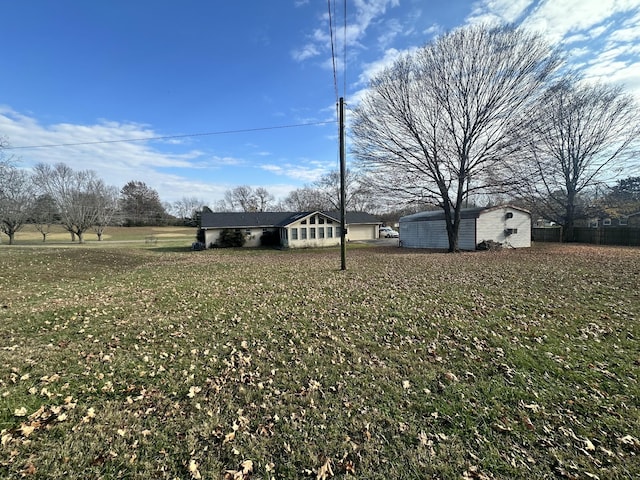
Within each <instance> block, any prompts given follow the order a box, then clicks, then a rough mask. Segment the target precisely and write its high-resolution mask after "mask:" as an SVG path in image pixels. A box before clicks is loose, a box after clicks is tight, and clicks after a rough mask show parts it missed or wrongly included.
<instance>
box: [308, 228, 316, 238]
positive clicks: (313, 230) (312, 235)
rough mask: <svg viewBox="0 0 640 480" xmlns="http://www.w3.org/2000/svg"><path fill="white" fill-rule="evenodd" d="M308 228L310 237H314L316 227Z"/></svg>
mask: <svg viewBox="0 0 640 480" xmlns="http://www.w3.org/2000/svg"><path fill="white" fill-rule="evenodd" d="M309 230H311V232H310V236H311V238H316V229H315V228H310V229H309Z"/></svg>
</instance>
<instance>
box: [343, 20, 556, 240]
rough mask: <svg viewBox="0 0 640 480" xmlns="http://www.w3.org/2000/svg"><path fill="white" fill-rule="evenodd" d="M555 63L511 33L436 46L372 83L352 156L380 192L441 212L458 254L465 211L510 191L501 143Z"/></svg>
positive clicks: (447, 38) (482, 32)
mask: <svg viewBox="0 0 640 480" xmlns="http://www.w3.org/2000/svg"><path fill="white" fill-rule="evenodd" d="M560 63H561V61H560V58H559V56H558V55H557V54H556V53H555V52H554V50H553V49H552V48H551V47H549V46H548V45H547V44H546V43H545V42H544V41H543V40H542V38H541V37H540V36H538V35H535V34H531V33H526V32H524V31H521V30H516V29H513V28H510V27H499V28H489V27H485V26H475V27H468V28H463V29H460V30H456V31H454V32H452V33H449V34H446V35H443V36H441V37H438V38H437V39H435V40H434V41H432V42H431V43H428V44H426V45H425V46H424V47H422V48H420V49H418V50H417V51H415V52H413V53H408V54H406V55H404V56H403V57H401V58H400V59H398V60H397V61H396V62H395V63H394V64H393V65H392V66H391V67H389V68H387V69H386V70H385V71H383V72H382V73H381V74H379V75H378V76H377V77H375V78H374V79H373V80H372V81H371V84H370V88H369V90H368V91H367V93H366V94H365V95H364V98H363V99H362V101H361V103H360V104H359V105H358V106H357V107H356V108H355V109H354V112H353V123H352V127H351V132H352V136H353V148H352V150H353V153H354V154H355V157H356V159H357V160H358V161H359V163H360V165H361V166H362V167H363V168H364V169H366V170H367V171H368V172H369V174H370V175H371V176H372V178H374V179H375V182H376V183H377V184H378V185H379V191H381V192H382V191H387V192H391V193H393V195H395V196H399V197H403V198H404V199H405V200H406V201H407V202H411V201H414V202H420V203H423V204H424V203H428V204H433V205H436V206H438V207H440V208H442V210H443V211H444V214H445V218H446V228H447V235H448V239H449V251H457V250H458V230H459V226H460V210H461V209H462V207H463V205H464V202H465V201H466V200H467V198H468V197H469V196H470V195H473V194H481V193H496V192H501V191H505V190H506V189H508V188H509V182H510V180H509V179H508V177H507V176H506V174H505V168H504V167H505V162H506V161H507V159H508V158H509V157H510V156H511V155H512V154H513V150H514V145H513V144H512V142H510V141H509V139H510V138H511V136H512V132H513V131H514V130H515V129H517V128H518V127H519V123H520V121H521V119H522V112H523V111H525V110H527V109H528V108H530V106H531V104H532V103H533V102H534V100H536V99H537V98H538V97H539V96H540V95H541V93H542V91H543V90H544V88H545V86H546V85H547V82H548V81H549V79H550V77H551V76H552V75H553V73H554V72H555V71H556V69H557V68H558V66H559V65H560Z"/></svg>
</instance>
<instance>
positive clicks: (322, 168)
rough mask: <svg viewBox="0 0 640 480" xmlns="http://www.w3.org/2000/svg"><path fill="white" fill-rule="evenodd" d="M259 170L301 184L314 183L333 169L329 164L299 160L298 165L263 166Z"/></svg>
mask: <svg viewBox="0 0 640 480" xmlns="http://www.w3.org/2000/svg"><path fill="white" fill-rule="evenodd" d="M260 168H261V169H263V170H266V171H268V172H270V173H273V174H276V175H281V176H285V177H289V178H292V179H294V180H299V181H303V182H307V183H310V182H315V181H316V180H318V179H319V178H320V177H321V176H322V175H324V174H325V173H327V172H329V171H330V170H331V169H333V168H335V167H334V166H332V165H331V164H330V163H329V162H321V161H318V160H308V159H301V161H300V163H299V164H292V163H285V164H283V165H275V164H263V165H261V166H260Z"/></svg>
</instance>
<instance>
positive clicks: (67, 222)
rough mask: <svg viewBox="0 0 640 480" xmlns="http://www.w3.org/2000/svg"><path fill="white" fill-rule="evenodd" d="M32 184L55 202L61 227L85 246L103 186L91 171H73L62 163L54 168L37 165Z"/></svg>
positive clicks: (97, 213) (96, 213) (94, 221)
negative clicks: (85, 235)
mask: <svg viewBox="0 0 640 480" xmlns="http://www.w3.org/2000/svg"><path fill="white" fill-rule="evenodd" d="M34 180H35V183H36V185H37V186H38V187H39V188H40V190H41V193H43V194H47V195H49V196H50V197H51V198H52V199H53V201H54V202H55V205H56V209H57V211H58V213H59V215H60V219H61V222H62V225H63V227H64V228H65V229H66V230H67V231H68V232H69V233H70V234H71V240H72V241H74V240H75V238H76V237H77V238H78V242H79V243H84V233H85V232H86V231H87V230H88V229H89V228H91V227H92V226H93V225H95V224H96V221H97V220H98V217H99V212H100V204H99V202H98V197H99V194H98V192H99V191H100V188H101V187H103V186H104V184H103V183H102V181H101V180H99V179H98V178H97V176H96V173H95V172H94V171H92V170H82V171H74V170H73V169H72V168H71V167H69V166H67V165H65V164H64V163H58V164H56V165H55V166H53V167H52V166H50V165H48V164H44V163H40V164H38V165H36V166H35V167H34Z"/></svg>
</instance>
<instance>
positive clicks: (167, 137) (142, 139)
mask: <svg viewBox="0 0 640 480" xmlns="http://www.w3.org/2000/svg"><path fill="white" fill-rule="evenodd" d="M330 123H335V122H334V121H333V120H331V121H322V122H310V123H297V124H291V125H275V126H271V127H257V128H243V129H238V130H220V131H216V132H202V133H186V134H181V135H161V136H155V137H137V138H123V139H118V140H98V141H93V142H75V143H53V144H45V145H21V146H17V147H11V146H6V147H3V150H24V149H30V148H56V147H77V146H84V145H101V144H109V143H128V142H147V141H153V140H173V139H177V138H190V137H206V136H213V135H228V134H232V133H247V132H259V131H265V130H279V129H285V128H298V127H313V126H319V125H328V124H330Z"/></svg>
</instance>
